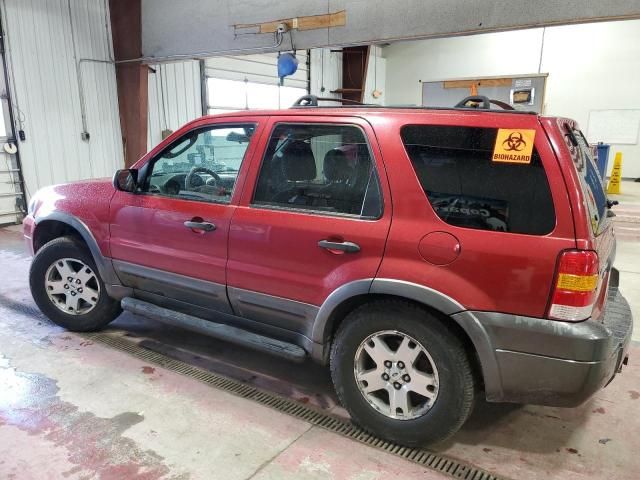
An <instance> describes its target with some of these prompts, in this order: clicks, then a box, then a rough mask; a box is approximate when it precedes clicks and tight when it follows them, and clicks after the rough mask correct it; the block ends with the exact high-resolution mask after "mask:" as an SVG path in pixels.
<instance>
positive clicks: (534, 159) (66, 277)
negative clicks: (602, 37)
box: [24, 97, 632, 445]
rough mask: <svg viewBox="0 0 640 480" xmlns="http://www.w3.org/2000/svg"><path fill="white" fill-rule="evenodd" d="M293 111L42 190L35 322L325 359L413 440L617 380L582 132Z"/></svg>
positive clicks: (35, 204)
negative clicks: (172, 335)
mask: <svg viewBox="0 0 640 480" xmlns="http://www.w3.org/2000/svg"><path fill="white" fill-rule="evenodd" d="M481 100H483V101H482V104H484V103H485V102H484V99H481ZM304 103H307V104H310V105H307V106H303V104H304ZM487 103H488V102H487ZM472 104H473V103H472ZM298 105H299V106H298V107H297V108H291V109H289V110H280V111H255V112H254V111H250V112H237V113H228V114H223V115H216V116H208V117H203V118H200V119H198V120H195V121H193V122H191V123H189V124H187V125H185V126H184V127H183V128H181V129H180V130H179V131H177V132H175V133H173V134H172V135H171V136H170V137H168V138H167V139H166V140H164V141H163V142H162V143H161V144H160V145H158V146H157V147H155V148H154V149H153V150H152V151H150V152H149V153H148V154H147V155H145V156H144V157H143V158H142V159H140V161H138V162H137V163H136V164H135V165H134V166H133V168H130V169H126V170H119V171H118V172H116V174H115V177H114V179H113V181H108V180H96V181H85V182H79V183H72V184H66V185H57V186H53V187H50V188H46V189H43V190H41V191H39V192H38V193H37V194H35V195H34V196H33V198H32V199H31V202H30V205H29V214H28V216H27V217H26V219H25V221H24V234H25V238H26V241H27V244H28V247H29V249H30V250H31V251H32V252H33V253H34V255H35V256H34V259H33V263H32V266H31V271H30V286H31V291H32V294H33V297H34V299H35V301H36V303H37V305H38V306H39V308H40V309H41V310H42V311H43V312H44V313H45V314H46V315H47V316H48V317H49V318H50V319H51V320H53V321H54V322H55V323H57V324H59V325H61V326H63V327H66V328H68V329H70V330H74V331H88V330H95V329H99V328H101V327H103V326H105V325H107V324H108V323H109V322H111V321H112V320H113V319H115V318H116V317H117V316H118V315H119V314H120V312H121V310H122V309H124V310H128V311H131V312H134V313H137V314H141V315H145V316H148V317H151V318H156V319H158V320H159V321H162V322H166V323H170V324H173V325H180V326H183V327H185V328H188V329H191V330H194V331H196V332H200V333H202V334H206V335H213V336H217V337H221V338H224V339H227V340H229V341H231V342H235V343H238V344H242V345H245V346H249V347H251V348H254V349H258V350H263V351H269V352H271V353H274V354H276V355H280V356H283V357H286V358H289V359H291V360H294V361H300V360H304V359H305V358H307V357H310V358H311V359H313V360H315V361H317V362H320V363H323V364H328V365H329V366H330V369H331V374H332V378H333V382H334V384H335V388H336V391H337V394H338V396H339V398H340V400H341V402H342V403H343V404H344V406H345V407H346V408H347V410H348V411H349V412H350V414H351V416H352V418H353V419H354V421H356V422H357V423H359V424H360V425H362V426H363V427H365V428H367V429H369V430H370V431H372V432H374V433H375V434H377V435H380V436H382V437H384V438H387V439H391V440H394V441H397V442H400V443H403V444H405V445H421V444H426V443H431V442H437V441H440V440H442V439H444V438H446V437H448V436H449V435H451V434H452V433H454V432H455V431H456V430H457V429H458V428H459V427H460V426H461V425H462V424H463V423H464V422H465V420H466V419H467V417H468V416H469V414H470V412H471V410H472V407H473V404H474V400H475V399H477V398H479V397H480V396H482V397H484V398H486V400H488V401H490V402H522V403H535V404H542V405H554V406H575V405H578V404H580V403H581V402H583V401H584V400H585V399H587V398H588V397H589V396H590V395H592V394H593V393H594V392H596V391H597V390H598V389H600V388H602V387H603V386H604V385H606V384H607V383H608V382H610V381H611V380H612V378H613V377H614V375H615V374H616V373H617V372H620V370H621V368H622V365H623V364H625V363H626V361H627V353H626V352H627V347H628V344H629V339H630V336H631V329H632V320H631V313H630V309H629V306H628V304H627V302H626V301H625V299H624V298H623V297H622V296H621V294H620V292H619V291H618V272H617V271H616V270H615V269H614V268H613V267H612V263H613V260H614V255H615V234H614V230H613V226H612V218H611V217H612V216H613V212H611V211H610V210H609V207H610V206H611V204H610V203H608V200H607V197H606V195H605V192H604V190H603V187H602V178H601V177H600V176H599V173H598V171H597V169H596V167H595V164H594V159H593V158H592V154H591V151H590V149H589V147H588V144H587V142H586V140H585V138H584V136H583V135H582V133H581V131H580V129H579V128H578V125H577V124H576V123H575V122H573V121H571V120H568V119H563V118H553V117H545V116H539V115H536V114H531V113H523V112H514V111H499V110H492V109H488V108H475V109H474V108H465V107H464V105H463V106H462V107H461V108H452V109H425V108H384V107H367V106H350V107H321V106H317V101H316V99H315V98H313V97H309V98H307V99H305V100H303V101H300V102H299V103H298ZM476 105H478V104H477V103H476Z"/></svg>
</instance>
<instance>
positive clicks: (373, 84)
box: [362, 45, 387, 105]
mask: <svg viewBox="0 0 640 480" xmlns="http://www.w3.org/2000/svg"><path fill="white" fill-rule="evenodd" d="M386 71H387V60H386V59H385V58H384V57H383V56H382V48H380V47H378V46H376V45H372V46H371V48H369V60H368V66H367V75H366V77H365V81H364V95H363V96H362V102H363V103H376V104H378V105H384V104H385V101H386V83H387V82H386V78H385V77H386ZM374 90H377V91H378V92H381V93H382V94H381V95H380V96H379V97H378V98H376V97H374V96H373V92H374Z"/></svg>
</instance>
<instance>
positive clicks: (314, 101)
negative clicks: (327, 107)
mask: <svg viewBox="0 0 640 480" xmlns="http://www.w3.org/2000/svg"><path fill="white" fill-rule="evenodd" d="M318 102H338V103H342V104H344V103H346V104H349V105H368V104H367V103H362V102H358V101H357V100H349V99H347V98H329V97H318V96H316V95H303V96H302V97H300V98H299V99H298V100H296V101H295V102H294V104H293V105H292V106H291V108H299V107H317V106H318Z"/></svg>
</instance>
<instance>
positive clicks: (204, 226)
mask: <svg viewBox="0 0 640 480" xmlns="http://www.w3.org/2000/svg"><path fill="white" fill-rule="evenodd" d="M184 226H185V227H187V228H190V229H191V230H203V231H205V232H211V231H213V230H215V229H216V226H215V225H214V224H213V223H210V222H194V221H193V220H187V221H186V222H184Z"/></svg>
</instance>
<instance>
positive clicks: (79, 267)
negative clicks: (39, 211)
mask: <svg viewBox="0 0 640 480" xmlns="http://www.w3.org/2000/svg"><path fill="white" fill-rule="evenodd" d="M29 286H30V287H31V295H32V296H33V299H34V300H35V302H36V305H38V307H39V308H40V310H41V311H42V313H44V314H45V315H46V316H47V317H49V319H51V320H52V321H53V322H54V323H56V324H57V325H60V326H61V327H64V328H66V329H68V330H72V331H75V332H88V331H93V330H99V329H100V328H102V327H104V326H105V325H107V324H108V323H110V322H111V321H113V320H114V319H115V318H116V317H117V316H118V315H120V313H121V311H122V310H121V309H120V302H118V301H116V300H114V299H112V298H110V297H109V296H108V295H107V292H106V289H105V287H104V282H103V281H102V279H101V278H100V274H99V273H98V269H97V268H96V264H95V262H94V260H93V257H92V256H91V254H90V253H89V252H88V251H87V249H86V248H85V247H84V245H82V244H80V243H79V242H77V241H75V240H74V239H72V238H70V237H60V238H56V239H55V240H51V241H50V242H48V243H47V244H45V245H44V246H43V247H42V248H40V250H38V253H37V254H36V255H35V257H34V258H33V262H32V263H31V269H30V270H29Z"/></svg>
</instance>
